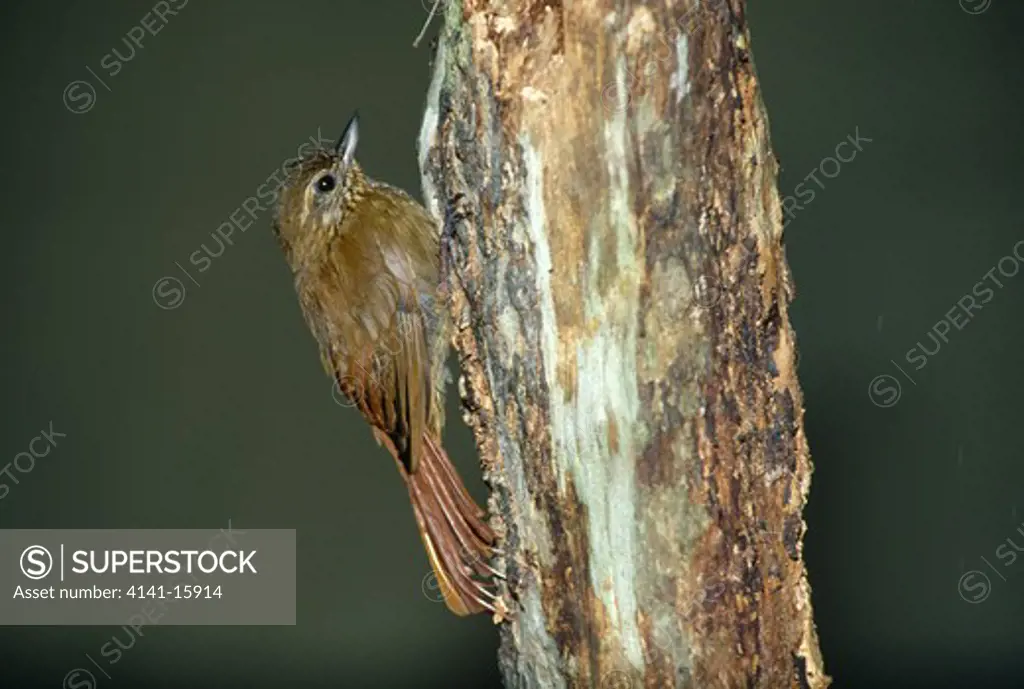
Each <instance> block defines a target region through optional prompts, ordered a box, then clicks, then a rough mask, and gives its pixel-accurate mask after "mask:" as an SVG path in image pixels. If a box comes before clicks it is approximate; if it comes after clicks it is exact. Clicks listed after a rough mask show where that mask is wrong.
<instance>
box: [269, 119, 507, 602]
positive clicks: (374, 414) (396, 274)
mask: <svg viewBox="0 0 1024 689" xmlns="http://www.w3.org/2000/svg"><path fill="white" fill-rule="evenodd" d="M358 140H359V123H358V117H357V116H356V115H353V117H352V119H351V120H350V121H349V123H348V126H346V128H345V132H344V133H343V134H342V136H341V138H340V139H339V140H338V143H337V146H336V147H335V149H334V150H331V151H327V150H318V151H314V152H313V153H312V154H310V155H308V156H306V157H305V158H304V159H302V160H301V161H299V162H298V163H296V164H294V165H293V166H292V167H291V169H290V170H289V174H288V178H287V180H286V182H285V184H284V186H283V187H282V190H281V195H280V198H279V199H278V207H277V217H276V221H275V223H274V233H275V234H276V235H277V238H278V241H279V242H280V244H281V248H282V249H283V251H284V254H285V257H286V259H287V261H288V264H289V266H291V269H292V273H293V274H294V276H295V289H296V291H297V292H298V296H299V304H300V305H301V307H302V312H303V315H304V316H305V318H306V323H307V324H308V325H309V328H310V330H311V331H312V332H313V336H314V337H315V338H316V341H317V343H318V344H319V346H320V356H321V360H322V361H323V365H324V368H326V369H327V372H328V373H329V374H330V375H331V376H332V377H333V378H334V379H335V381H336V384H337V386H338V387H339V388H340V390H341V392H342V393H343V394H344V395H345V396H346V397H347V398H348V399H349V400H350V401H351V402H352V404H353V406H355V407H356V408H357V409H358V410H359V412H360V413H361V414H362V415H363V417H364V418H365V419H366V421H367V422H368V423H369V424H370V427H371V428H372V430H373V434H374V437H375V438H376V439H377V442H378V444H380V445H383V446H384V447H385V448H386V449H387V450H388V452H390V453H391V456H392V457H394V459H395V463H396V464H397V465H398V471H399V473H400V474H401V476H402V479H403V480H404V481H405V484H406V486H407V487H408V489H409V498H410V500H411V501H412V507H413V512H414V514H415V517H416V524H417V526H418V528H419V532H420V536H421V537H422V539H423V545H424V546H425V547H426V551H427V556H428V558H429V559H430V564H431V566H432V567H433V569H434V573H435V575H436V576H437V579H438V586H439V588H440V590H441V592H442V595H443V596H444V600H445V603H446V604H447V605H448V608H449V609H450V610H451V611H452V612H454V613H455V614H457V615H468V614H471V613H477V612H483V611H485V610H487V611H494V610H495V601H496V599H495V597H494V595H493V594H492V593H491V591H490V590H489V588H488V586H487V585H486V583H487V582H488V581H489V577H491V576H493V575H497V572H495V571H494V570H493V569H492V568H491V567H490V566H489V565H488V560H489V559H490V558H491V556H492V554H493V545H494V542H495V536H494V533H493V532H492V531H491V529H490V528H489V527H488V525H487V524H486V522H485V521H484V520H485V513H484V511H483V510H481V509H480V508H479V507H478V506H477V504H476V503H475V502H474V501H473V499H472V498H471V497H470V495H469V493H468V492H467V491H466V488H465V486H464V485H463V483H462V480H461V479H460V478H459V476H458V474H457V473H456V471H455V467H454V466H452V463H451V461H450V460H449V459H448V456H447V454H445V451H444V449H442V447H441V429H442V427H443V426H444V386H445V383H446V382H447V380H448V379H447V371H446V368H445V359H446V357H447V353H448V341H449V322H448V317H447V311H446V310H445V309H444V305H443V304H442V303H440V302H441V295H440V289H439V276H438V273H439V270H438V264H439V252H438V231H437V226H436V224H435V222H434V220H433V219H432V218H431V217H430V215H429V214H428V213H427V211H426V209H425V208H423V207H422V206H421V205H420V204H419V203H417V202H416V201H415V200H414V199H413V198H412V197H410V196H409V195H408V194H406V193H405V192H404V191H402V190H400V189H396V188H395V187H392V186H390V185H388V184H385V183H383V182H378V181H375V180H373V179H371V178H369V177H368V176H367V175H366V174H364V173H363V171H362V169H361V168H360V166H359V164H358V163H357V162H356V160H355V150H356V144H357V143H358ZM481 579H483V580H484V581H481Z"/></svg>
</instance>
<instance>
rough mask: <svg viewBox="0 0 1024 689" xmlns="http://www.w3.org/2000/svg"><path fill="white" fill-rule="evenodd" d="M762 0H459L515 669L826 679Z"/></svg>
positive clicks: (423, 153)
mask: <svg viewBox="0 0 1024 689" xmlns="http://www.w3.org/2000/svg"><path fill="white" fill-rule="evenodd" d="M749 45H750V39H749V36H748V31H747V25H746V18H745V10H744V3H743V2H742V0H701V2H700V3H699V6H695V2H693V1H688V2H687V1H680V2H672V0H662V1H660V2H649V3H640V2H626V1H625V0H580V1H577V2H570V1H569V0H462V1H460V0H449V1H448V2H447V3H446V5H445V8H444V26H443V28H442V29H441V35H440V37H439V39H438V46H437V51H436V54H435V61H434V62H435V64H434V77H433V82H432V84H431V88H430V92H429V96H428V103H427V109H426V113H425V116H424V122H423V129H422V132H421V138H420V165H421V170H422V173H423V187H424V196H425V198H426V200H427V204H428V206H429V208H430V210H431V212H433V213H434V214H435V216H436V217H437V218H438V219H439V222H441V223H442V225H443V237H442V262H443V272H444V275H445V277H446V282H445V285H446V288H447V290H448V292H449V296H450V303H451V309H452V314H453V317H454V319H455V323H456V335H455V345H456V347H457V349H458V351H459V354H460V360H461V365H462V368H463V378H462V381H461V392H462V396H463V402H464V406H465V409H466V414H465V418H466V420H467V422H468V423H469V425H470V426H471V427H472V429H473V431H474V433H475V437H476V441H477V444H478V447H479V449H480V455H481V458H482V463H483V465H484V471H485V478H486V479H487V480H488V482H489V483H490V485H491V487H492V490H493V494H492V499H491V509H492V513H493V514H495V516H494V517H493V520H492V521H493V524H494V526H495V527H496V528H497V530H498V532H499V533H500V535H501V538H502V541H503V546H502V547H503V549H504V557H503V558H501V559H500V560H499V562H498V565H499V567H503V568H504V570H505V571H506V572H507V582H505V584H503V585H502V594H503V597H504V600H505V601H506V604H507V605H508V607H509V610H510V612H509V616H508V619H507V620H505V621H504V622H503V624H502V630H501V635H502V645H501V650H500V653H499V662H500V664H501V668H502V672H503V674H504V676H505V679H506V684H507V685H508V686H509V687H545V688H547V687H593V686H600V687H603V688H606V689H611V688H612V687H616V688H618V687H641V686H645V687H659V688H660V687H744V688H746V687H766V688H769V687H770V688H771V689H778V688H779V687H813V688H815V689H817V688H819V687H826V686H827V685H828V683H829V679H828V677H827V676H826V675H825V674H824V669H823V665H822V660H821V657H820V652H819V650H818V642H817V637H816V634H815V629H814V623H813V618H812V611H811V603H810V589H809V586H808V583H807V578H806V572H805V568H804V564H803V561H802V557H801V550H802V538H803V532H804V529H805V524H804V522H803V519H802V516H801V510H802V508H803V505H804V501H805V497H806V495H807V490H808V487H809V481H810V475H811V462H810V457H809V453H808V448H807V441H806V438H805V435H804V430H803V403H802V395H801V392H800V388H799V385H798V382H797V379H796V374H795V368H796V349H795V343H794V337H793V331H792V329H791V327H790V323H789V318H788V315H787V307H788V304H789V301H790V299H791V298H792V295H793V290H792V286H791V284H792V283H791V281H790V278H789V271H788V268H787V266H786V263H785V258H784V255H783V251H782V247H781V238H782V222H781V215H780V209H779V199H778V194H777V190H776V182H777V170H778V166H777V164H776V161H775V158H774V157H773V155H772V151H771V147H770V142H769V138H768V128H767V119H766V116H765V111H764V107H763V104H762V100H761V96H760V92H759V90H758V85H757V80H756V78H755V72H754V67H753V64H752V62H751V57H750V51H749Z"/></svg>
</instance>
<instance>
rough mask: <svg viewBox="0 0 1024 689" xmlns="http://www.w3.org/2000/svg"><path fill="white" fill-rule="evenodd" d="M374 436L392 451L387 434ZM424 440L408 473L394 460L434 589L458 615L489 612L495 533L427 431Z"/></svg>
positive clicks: (491, 598)
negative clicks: (489, 584) (406, 490)
mask: <svg viewBox="0 0 1024 689" xmlns="http://www.w3.org/2000/svg"><path fill="white" fill-rule="evenodd" d="M377 436H378V439H379V440H381V441H382V444H383V445H385V447H387V448H388V449H389V450H391V451H392V454H393V455H395V452H394V451H393V449H394V445H393V444H392V443H391V442H390V438H387V437H386V436H384V434H383V433H379V434H377ZM422 438H423V443H422V445H421V447H422V453H421V454H420V457H419V461H418V462H417V464H416V471H414V472H412V473H409V472H408V471H406V469H405V465H404V464H402V462H401V461H399V460H398V457H397V455H396V457H395V459H396V463H397V464H398V470H399V472H400V473H401V474H402V478H403V479H405V483H406V486H407V487H408V489H409V499H410V500H411V502H412V507H413V513H414V514H415V517H416V525H417V527H418V528H419V532H420V537H421V538H422V539H423V546H424V548H425V549H426V551H427V557H428V558H429V560H430V566H431V567H432V568H433V570H434V575H435V576H436V577H437V583H438V588H440V590H441V594H442V595H443V596H444V601H445V604H446V605H447V606H448V609H449V610H451V611H452V612H453V613H455V614H456V615H472V614H475V613H480V612H485V611H488V612H493V611H494V610H495V602H496V599H495V597H494V594H493V593H492V592H491V590H490V589H489V587H488V580H489V579H490V578H491V577H494V576H501V575H500V574H499V573H498V572H496V571H495V570H494V569H492V568H491V566H490V565H489V564H488V561H489V560H490V559H491V556H492V555H493V554H494V549H493V546H494V543H495V540H496V539H495V535H494V532H493V531H492V530H491V528H490V527H489V526H487V524H486V522H485V521H484V519H483V518H484V516H485V512H484V511H483V510H482V509H480V507H479V506H477V504H476V502H474V501H473V498H472V497H471V496H470V495H469V492H468V491H467V490H466V487H465V485H464V484H463V483H462V479H460V478H459V475H458V473H457V472H456V470H455V467H454V466H453V465H452V463H451V460H450V459H448V455H447V454H445V451H444V449H443V448H441V446H440V444H439V443H438V441H437V440H435V439H434V438H432V437H431V435H430V434H429V433H424V434H423V436H422Z"/></svg>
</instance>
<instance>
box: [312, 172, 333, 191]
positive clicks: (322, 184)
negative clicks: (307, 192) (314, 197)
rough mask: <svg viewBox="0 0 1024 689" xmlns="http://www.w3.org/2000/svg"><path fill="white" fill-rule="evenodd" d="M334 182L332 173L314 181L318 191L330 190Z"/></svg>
mask: <svg viewBox="0 0 1024 689" xmlns="http://www.w3.org/2000/svg"><path fill="white" fill-rule="evenodd" d="M335 184H336V182H335V179H334V175H324V176H323V177H321V178H320V179H318V180H317V182H316V188H317V189H319V190H320V191H330V190H331V189H333V188H334V185H335Z"/></svg>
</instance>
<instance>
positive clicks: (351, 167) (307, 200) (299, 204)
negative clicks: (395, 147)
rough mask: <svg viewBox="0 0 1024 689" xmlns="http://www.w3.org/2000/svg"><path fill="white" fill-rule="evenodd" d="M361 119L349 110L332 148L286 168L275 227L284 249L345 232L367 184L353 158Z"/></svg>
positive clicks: (317, 151) (288, 249)
mask: <svg viewBox="0 0 1024 689" xmlns="http://www.w3.org/2000/svg"><path fill="white" fill-rule="evenodd" d="M358 143H359V119H358V116H357V115H353V116H352V119H350V120H349V122H348V125H346V127H345V131H344V132H343V133H342V135H341V137H340V138H339V139H338V143H337V145H335V147H334V148H333V149H331V150H323V149H321V150H316V151H314V152H313V153H311V154H309V155H307V156H306V157H304V158H302V159H301V160H299V161H297V162H296V163H294V164H293V165H291V166H290V168H289V169H288V176H287V179H286V180H285V183H284V185H283V187H282V189H281V194H280V196H279V198H278V203H277V217H276V219H275V222H274V232H275V234H276V235H277V237H278V240H279V241H280V242H281V244H282V247H283V248H284V249H285V252H286V253H289V254H290V253H291V252H292V250H293V249H294V248H296V247H298V246H301V245H304V244H307V243H309V242H310V241H314V242H315V241H323V240H326V239H328V238H330V237H336V236H341V235H342V234H344V233H345V230H346V223H345V220H346V219H347V218H348V217H349V216H350V215H351V211H352V209H353V207H354V206H355V204H356V203H358V201H359V200H360V199H361V198H362V196H363V194H364V193H365V191H366V188H367V180H366V178H365V176H364V175H363V172H362V170H361V169H360V168H359V165H358V164H357V163H356V160H355V153H356V145H357V144H358Z"/></svg>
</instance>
